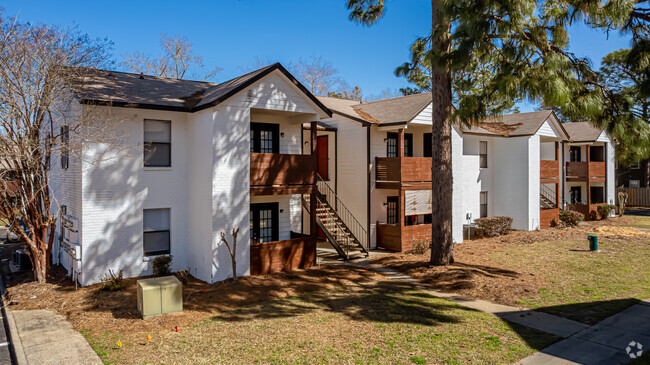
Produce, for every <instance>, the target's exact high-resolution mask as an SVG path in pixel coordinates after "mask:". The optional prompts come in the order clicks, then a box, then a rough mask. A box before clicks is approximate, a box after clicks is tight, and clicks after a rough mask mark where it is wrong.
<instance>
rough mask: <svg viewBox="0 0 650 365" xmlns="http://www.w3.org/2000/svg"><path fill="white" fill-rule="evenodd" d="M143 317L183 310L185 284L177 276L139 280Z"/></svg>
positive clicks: (139, 296) (139, 299) (139, 303)
mask: <svg viewBox="0 0 650 365" xmlns="http://www.w3.org/2000/svg"><path fill="white" fill-rule="evenodd" d="M138 310H139V311H140V314H141V315H142V319H148V318H152V317H155V316H159V315H161V314H165V313H170V312H180V311H182V310H183V285H182V284H181V282H180V281H179V280H178V279H177V278H176V277H175V276H164V277H161V278H152V279H142V280H138Z"/></svg>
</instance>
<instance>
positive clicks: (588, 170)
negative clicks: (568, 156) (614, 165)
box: [566, 161, 607, 182]
mask: <svg viewBox="0 0 650 365" xmlns="http://www.w3.org/2000/svg"><path fill="white" fill-rule="evenodd" d="M606 176H607V165H606V162H600V161H591V162H567V163H566V178H567V181H587V180H589V181H592V182H598V181H605V178H606Z"/></svg>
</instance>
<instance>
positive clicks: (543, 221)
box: [539, 208, 560, 228]
mask: <svg viewBox="0 0 650 365" xmlns="http://www.w3.org/2000/svg"><path fill="white" fill-rule="evenodd" d="M539 220H540V225H539V226H540V227H541V228H548V227H553V226H555V225H556V224H557V223H558V222H559V221H560V209H558V208H555V209H541V210H540V211H539Z"/></svg>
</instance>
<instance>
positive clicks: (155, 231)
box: [143, 209, 170, 256]
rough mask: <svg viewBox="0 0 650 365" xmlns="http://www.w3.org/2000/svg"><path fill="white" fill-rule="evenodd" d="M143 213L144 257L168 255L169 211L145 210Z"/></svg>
mask: <svg viewBox="0 0 650 365" xmlns="http://www.w3.org/2000/svg"><path fill="white" fill-rule="evenodd" d="M143 213H144V219H143V221H144V224H143V226H144V240H143V242H144V255H145V256H155V255H166V254H169V252H170V250H169V247H170V234H169V209H145V210H144V211H143Z"/></svg>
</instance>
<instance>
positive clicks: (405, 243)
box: [377, 223, 431, 252]
mask: <svg viewBox="0 0 650 365" xmlns="http://www.w3.org/2000/svg"><path fill="white" fill-rule="evenodd" d="M424 239H429V240H430V239H431V224H418V225H414V226H402V225H400V224H386V223H379V224H377V246H379V247H381V248H384V249H387V250H390V251H397V252H406V251H410V250H411V247H412V243H413V242H414V241H419V240H424Z"/></svg>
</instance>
